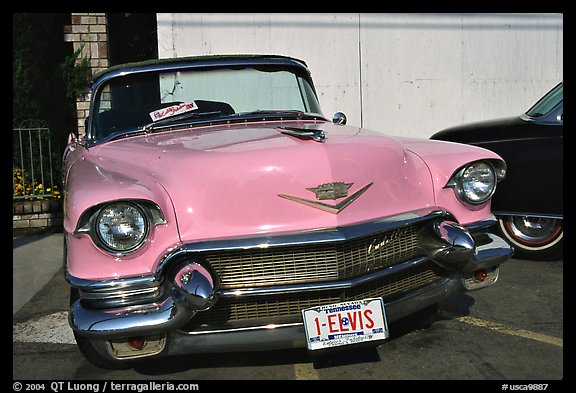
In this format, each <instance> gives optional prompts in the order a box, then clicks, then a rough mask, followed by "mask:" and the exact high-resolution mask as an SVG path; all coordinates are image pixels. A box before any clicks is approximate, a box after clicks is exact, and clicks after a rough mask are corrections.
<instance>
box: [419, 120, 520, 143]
mask: <svg viewBox="0 0 576 393" xmlns="http://www.w3.org/2000/svg"><path fill="white" fill-rule="evenodd" d="M527 124H528V123H527V122H526V121H524V120H522V119H521V118H520V117H519V116H513V117H504V118H500V119H492V120H484V121H477V122H473V123H466V124H461V125H457V126H454V127H450V128H446V129H444V130H442V131H438V132H437V133H435V134H434V135H432V136H431V137H430V139H438V140H445V141H451V142H459V143H477V142H487V141H497V140H501V139H502V138H504V137H506V136H505V135H503V133H518V134H519V135H525V134H526V125H527Z"/></svg>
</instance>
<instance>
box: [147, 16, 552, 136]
mask: <svg viewBox="0 0 576 393" xmlns="http://www.w3.org/2000/svg"><path fill="white" fill-rule="evenodd" d="M222 53H272V54H283V55H289V56H293V57H297V58H300V59H303V60H305V61H306V63H307V64H308V65H309V67H310V69H311V71H312V77H313V79H314V81H315V84H316V88H317V91H318V93H319V96H320V103H321V105H322V108H323V111H324V114H325V115H326V116H327V117H329V118H331V117H332V115H333V113H334V112H336V111H343V112H345V113H346V114H347V116H348V124H350V125H358V126H364V127H367V128H371V129H375V130H378V131H381V132H385V133H390V134H394V135H404V136H415V137H425V138H427V137H429V136H430V135H432V134H433V133H434V132H435V131H438V130H440V129H442V128H445V127H449V126H452V125H456V124H461V123H465V122H471V121H477V120H484V119H490V118H497V117H504V116H511V115H516V114H520V113H522V112H524V111H525V110H526V109H528V107H530V106H531V105H532V103H534V101H535V100H537V99H538V98H539V97H541V96H542V95H543V94H544V93H546V92H547V91H548V90H549V89H551V88H552V87H553V86H554V85H556V84H557V83H558V82H560V81H562V78H563V16H562V15H561V14H314V13H313V14H306V13H298V14H282V13H256V14H207V13H193V14H192V13H191V14H185V13H184V14H158V55H159V57H160V58H166V57H178V56H189V55H199V54H222Z"/></svg>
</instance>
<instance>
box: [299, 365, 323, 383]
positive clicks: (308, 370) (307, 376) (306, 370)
mask: <svg viewBox="0 0 576 393" xmlns="http://www.w3.org/2000/svg"><path fill="white" fill-rule="evenodd" d="M294 377H295V379H296V380H297V381H301V380H318V379H320V376H319V375H318V372H317V371H316V370H315V369H314V365H313V364H312V363H298V364H295V365H294Z"/></svg>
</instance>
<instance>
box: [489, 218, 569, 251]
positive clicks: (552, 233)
mask: <svg viewBox="0 0 576 393" xmlns="http://www.w3.org/2000/svg"><path fill="white" fill-rule="evenodd" d="M498 222H499V225H500V230H501V231H502V233H503V235H504V236H505V237H506V239H507V240H508V241H509V242H510V243H511V244H512V245H513V246H514V248H515V250H516V251H515V253H514V257H515V258H519V259H534V260H556V259H560V258H562V251H563V244H562V243H563V238H564V228H563V221H562V220H560V219H555V218H544V217H531V216H501V217H498Z"/></svg>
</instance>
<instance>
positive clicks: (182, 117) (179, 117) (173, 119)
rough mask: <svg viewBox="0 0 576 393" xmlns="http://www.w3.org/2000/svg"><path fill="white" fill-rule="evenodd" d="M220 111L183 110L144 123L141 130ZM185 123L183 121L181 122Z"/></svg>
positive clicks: (215, 113)
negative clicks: (180, 112)
mask: <svg viewBox="0 0 576 393" xmlns="http://www.w3.org/2000/svg"><path fill="white" fill-rule="evenodd" d="M221 113H222V112H221V111H212V112H185V113H182V114H180V115H176V116H172V117H168V118H166V119H162V120H157V121H153V122H151V123H148V124H146V125H145V126H143V127H142V128H141V130H142V131H151V130H153V129H155V128H158V127H160V126H163V125H166V124H172V123H174V122H178V121H180V120H190V119H197V118H199V117H205V116H213V115H219V114H221ZM183 124H185V123H183Z"/></svg>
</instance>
